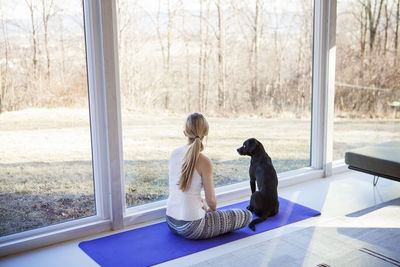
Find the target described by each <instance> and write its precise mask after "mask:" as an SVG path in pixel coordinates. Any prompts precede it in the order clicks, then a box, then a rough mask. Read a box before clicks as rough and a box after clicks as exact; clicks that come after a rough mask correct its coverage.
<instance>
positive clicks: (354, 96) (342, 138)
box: [333, 0, 400, 159]
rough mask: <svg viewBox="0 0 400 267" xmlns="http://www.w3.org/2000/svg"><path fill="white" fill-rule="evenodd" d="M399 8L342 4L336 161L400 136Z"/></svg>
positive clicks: (377, 1)
mask: <svg viewBox="0 0 400 267" xmlns="http://www.w3.org/2000/svg"><path fill="white" fill-rule="evenodd" d="M398 8H399V7H398V4H397V2H396V1H383V0H362V1H355V0H354V1H353V0H351V1H338V16H337V53H336V54H337V57H336V87H335V91H336V92H335V124H334V155H333V158H334V159H342V158H344V154H345V152H346V151H348V150H350V149H353V148H357V147H363V146H367V145H371V144H375V143H382V142H387V141H391V140H394V139H399V138H400V121H399V118H400V102H399V100H400V89H399V87H398V85H399V83H400V75H399V71H398V70H399V69H400V51H399V50H400V48H399V47H398V46H399V45H398V38H399V36H398V34H399V33H398V31H397V30H396V27H398V24H399V18H398V17H397V18H396V12H397V14H398ZM370 12H371V16H368V14H369V13H370ZM396 25H397V26H396Z"/></svg>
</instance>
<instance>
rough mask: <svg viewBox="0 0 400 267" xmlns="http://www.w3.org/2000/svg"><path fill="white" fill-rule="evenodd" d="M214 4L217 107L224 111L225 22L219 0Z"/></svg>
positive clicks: (225, 94)
mask: <svg viewBox="0 0 400 267" xmlns="http://www.w3.org/2000/svg"><path fill="white" fill-rule="evenodd" d="M216 6H217V11H218V37H217V38H218V108H219V109H220V110H221V109H222V110H223V111H225V108H226V99H227V98H228V92H226V87H225V76H226V65H225V49H226V48H225V22H224V17H223V15H224V14H223V7H222V5H221V0H217V2H216Z"/></svg>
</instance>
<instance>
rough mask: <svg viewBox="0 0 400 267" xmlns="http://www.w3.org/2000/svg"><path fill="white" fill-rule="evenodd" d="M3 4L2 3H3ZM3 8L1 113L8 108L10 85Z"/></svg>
mask: <svg viewBox="0 0 400 267" xmlns="http://www.w3.org/2000/svg"><path fill="white" fill-rule="evenodd" d="M1 4H2V3H1ZM0 8H1V31H2V34H3V45H4V60H5V62H4V70H3V68H2V69H1V78H0V113H2V112H3V111H4V110H5V106H6V104H7V103H6V101H7V99H6V97H7V95H8V90H9V87H8V84H9V75H8V74H9V72H8V65H9V63H8V60H9V42H8V30H7V24H8V22H7V20H6V19H5V18H4V14H3V12H4V11H3V7H2V6H0Z"/></svg>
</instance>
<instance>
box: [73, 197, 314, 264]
mask: <svg viewBox="0 0 400 267" xmlns="http://www.w3.org/2000/svg"><path fill="white" fill-rule="evenodd" d="M279 202H280V206H279V213H278V214H277V215H275V216H274V217H269V218H268V219H267V220H266V221H265V222H262V223H260V224H257V225H256V231H255V232H253V231H252V230H251V229H249V228H248V227H245V228H242V229H240V230H237V231H234V232H231V233H228V234H225V235H222V236H218V237H215V238H212V239H207V240H188V239H184V238H182V237H180V236H177V235H175V234H173V233H172V232H171V231H170V230H169V228H168V226H167V224H166V222H162V223H157V224H153V225H149V226H146V227H142V228H138V229H134V230H130V231H126V232H122V233H118V234H114V235H110V236H106V237H102V238H98V239H94V240H90V241H83V242H81V243H79V247H80V248H81V249H82V250H83V251H84V252H85V253H86V254H88V255H89V256H90V257H91V258H92V259H93V260H95V261H96V262H97V263H98V264H100V265H101V266H113V267H115V266H118V267H122V266H135V267H136V266H150V265H154V264H159V263H162V262H165V261H169V260H172V259H176V258H179V257H183V256H186V255H189V254H192V253H195V252H198V251H201V250H205V249H209V248H213V247H216V246H219V245H222V244H225V243H228V242H231V241H235V240H238V239H241V238H245V237H248V236H251V235H254V234H258V233H261V232H265V231H268V230H271V229H274V228H277V227H280V226H283V225H286V224H290V223H294V222H298V221H301V220H304V219H307V218H310V217H313V216H317V215H320V212H318V211H316V210H313V209H310V208H307V207H305V206H302V205H300V204H297V203H294V202H291V201H289V200H286V199H283V198H279ZM247 205H248V201H244V202H240V203H237V204H233V205H230V206H226V207H222V208H221V209H232V208H243V209H244V208H246V207H247ZM254 218H255V217H254V215H253V219H254Z"/></svg>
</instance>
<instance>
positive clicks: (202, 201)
mask: <svg viewBox="0 0 400 267" xmlns="http://www.w3.org/2000/svg"><path fill="white" fill-rule="evenodd" d="M201 204H203V207H202V209H203V210H204V211H207V205H206V202H204V198H201Z"/></svg>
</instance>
